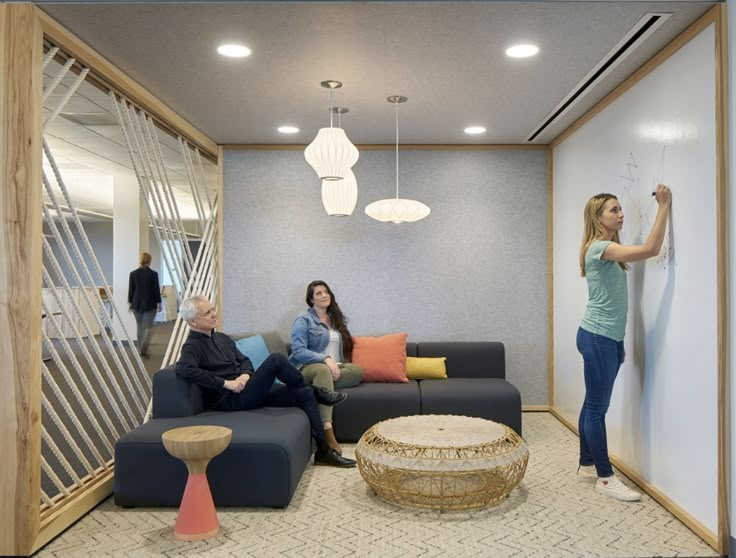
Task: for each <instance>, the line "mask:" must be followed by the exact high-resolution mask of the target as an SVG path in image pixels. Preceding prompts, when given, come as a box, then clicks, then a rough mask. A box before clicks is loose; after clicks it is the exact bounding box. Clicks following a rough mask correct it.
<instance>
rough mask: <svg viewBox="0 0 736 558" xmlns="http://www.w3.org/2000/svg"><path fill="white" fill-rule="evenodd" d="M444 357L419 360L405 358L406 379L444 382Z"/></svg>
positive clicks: (445, 373) (445, 375) (445, 369)
mask: <svg viewBox="0 0 736 558" xmlns="http://www.w3.org/2000/svg"><path fill="white" fill-rule="evenodd" d="M446 360H447V358H445V357H437V358H426V357H425V358H421V357H410V356H408V357H406V377H407V378H409V379H410V380H444V379H447V368H446V367H445V361H446Z"/></svg>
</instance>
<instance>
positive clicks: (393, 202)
mask: <svg viewBox="0 0 736 558" xmlns="http://www.w3.org/2000/svg"><path fill="white" fill-rule="evenodd" d="M406 101H407V98H406V97H401V96H400V95H393V96H391V97H389V98H388V102H389V103H394V105H395V107H396V197H395V198H387V199H385V200H378V201H375V202H373V203H372V204H369V205H367V206H366V208H365V213H366V215H368V217H371V218H373V219H375V220H376V221H383V222H384V223H413V222H414V221H419V220H420V219H424V218H425V217H426V216H427V215H429V213H430V211H431V210H430V209H429V207H427V206H426V205H424V204H423V203H422V202H420V201H417V200H408V199H404V198H400V197H399V103H405V102H406Z"/></svg>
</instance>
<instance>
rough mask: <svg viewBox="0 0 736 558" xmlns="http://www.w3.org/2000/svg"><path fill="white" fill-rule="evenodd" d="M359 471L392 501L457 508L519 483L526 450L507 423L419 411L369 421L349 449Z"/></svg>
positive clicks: (486, 501)
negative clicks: (423, 413)
mask: <svg viewBox="0 0 736 558" xmlns="http://www.w3.org/2000/svg"><path fill="white" fill-rule="evenodd" d="M355 456H356V459H357V461H358V467H359V469H360V474H361V475H362V476H363V478H364V479H365V481H366V482H367V483H368V484H369V485H370V486H371V487H372V488H373V490H375V491H376V493H377V494H378V495H379V496H381V497H382V498H384V499H386V500H388V501H390V502H394V503H396V504H401V505H406V506H415V507H420V508H432V509H440V510H463V509H472V508H481V507H484V506H487V505H490V504H495V503H498V502H499V501H501V500H502V499H503V498H505V497H506V496H508V494H509V493H510V492H511V491H512V490H513V489H514V487H516V485H518V484H519V482H521V479H522V478H523V477H524V473H525V472H526V465H527V461H528V460H529V451H528V450H527V448H526V445H525V444H524V441H523V440H522V439H521V438H520V437H519V435H518V434H516V432H514V431H513V430H512V429H511V428H509V427H508V426H505V425H503V424H499V423H497V422H493V421H490V420H485V419H481V418H474V417H464V416H456V415H421V416H410V417H401V418H395V419H390V420H385V421H383V422H379V423H378V424H376V425H374V426H372V427H371V428H370V429H369V430H368V431H367V432H366V433H365V434H363V436H362V437H361V439H360V441H359V442H358V445H357V447H356V448H355Z"/></svg>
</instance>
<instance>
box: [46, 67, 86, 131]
mask: <svg viewBox="0 0 736 558" xmlns="http://www.w3.org/2000/svg"><path fill="white" fill-rule="evenodd" d="M88 73H89V70H88V69H87V68H85V69H84V70H82V71H81V72H80V73H79V75H78V76H77V79H75V80H74V83H72V85H71V86H70V87H69V89H68V90H67V92H66V94H65V95H64V96H63V97H62V98H61V100H60V101H59V104H58V105H57V106H56V109H54V112H52V113H51V115H49V117H48V118H46V120H45V121H44V123H43V129H44V130H46V129H47V128H48V127H49V125H50V124H51V123H52V122H53V121H54V119H55V118H56V117H57V116H59V113H60V112H61V111H62V110H63V108H64V107H65V106H66V104H67V103H68V102H69V99H71V98H72V95H74V93H75V92H76V91H77V89H78V88H79V86H80V85H81V84H82V82H83V81H84V78H85V77H87V74H88Z"/></svg>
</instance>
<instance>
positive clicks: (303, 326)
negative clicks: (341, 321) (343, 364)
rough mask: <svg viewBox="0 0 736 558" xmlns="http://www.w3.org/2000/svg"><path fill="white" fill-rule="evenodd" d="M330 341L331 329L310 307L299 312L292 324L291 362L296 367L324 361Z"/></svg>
mask: <svg viewBox="0 0 736 558" xmlns="http://www.w3.org/2000/svg"><path fill="white" fill-rule="evenodd" d="M329 342H330V330H329V328H328V327H327V325H325V324H324V323H322V321H321V320H320V319H319V316H317V311H316V310H315V309H314V308H310V309H309V310H307V311H306V312H302V313H301V314H299V315H298V316H297V317H296V319H295V320H294V325H293V326H291V356H289V362H291V364H293V365H294V366H295V367H296V368H301V367H302V366H304V365H306V364H316V363H319V362H324V361H325V358H327V355H326V354H325V353H324V352H322V351H324V350H325V349H326V348H327V345H328V344H329ZM342 360H343V358H342V337H340V361H342Z"/></svg>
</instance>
